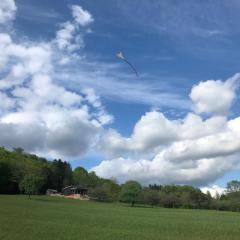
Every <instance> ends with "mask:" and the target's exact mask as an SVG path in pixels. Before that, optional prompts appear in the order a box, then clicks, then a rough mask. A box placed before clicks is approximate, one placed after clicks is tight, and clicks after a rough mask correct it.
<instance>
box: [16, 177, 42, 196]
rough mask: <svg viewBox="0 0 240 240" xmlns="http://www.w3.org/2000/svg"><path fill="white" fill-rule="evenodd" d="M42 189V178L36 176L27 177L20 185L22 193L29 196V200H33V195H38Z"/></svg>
mask: <svg viewBox="0 0 240 240" xmlns="http://www.w3.org/2000/svg"><path fill="white" fill-rule="evenodd" d="M41 187H42V178H40V177H38V176H36V175H34V174H30V175H27V176H25V177H24V178H23V180H22V181H21V182H20V184H19V188H20V191H21V192H22V193H24V194H27V195H28V197H29V199H30V198H31V195H33V194H38V193H39V189H40V188H41Z"/></svg>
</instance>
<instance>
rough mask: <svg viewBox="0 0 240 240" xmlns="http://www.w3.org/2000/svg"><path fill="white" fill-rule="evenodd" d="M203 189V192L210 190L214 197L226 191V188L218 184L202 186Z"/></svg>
mask: <svg viewBox="0 0 240 240" xmlns="http://www.w3.org/2000/svg"><path fill="white" fill-rule="evenodd" d="M201 191H202V192H203V193H207V192H210V194H211V196H212V197H217V196H218V195H222V194H224V193H225V192H226V188H223V187H220V186H218V185H213V186H211V187H202V188H201Z"/></svg>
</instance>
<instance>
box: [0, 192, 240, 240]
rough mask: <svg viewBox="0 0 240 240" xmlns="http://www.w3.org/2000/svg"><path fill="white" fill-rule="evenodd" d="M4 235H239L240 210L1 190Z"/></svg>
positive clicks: (0, 233) (0, 234)
mask: <svg viewBox="0 0 240 240" xmlns="http://www.w3.org/2000/svg"><path fill="white" fill-rule="evenodd" d="M0 239H1V240H25V239H27V240H30V239H31V240H38V239H41V240H45V239H46V240H48V239H49V240H54V239H56V240H57V239H59V240H62V239H66V240H72V239H81V240H85V239H86V240H92V239H101V240H108V239H111V240H118V239H121V240H123V239H125V240H128V239H129V240H130V239H133V240H137V239H143V240H149V239H151V240H152V239H163V240H164V239H168V240H173V239H174V240H188V239H189V240H194V239H203V240H208V239H209V240H210V239H211V240H213V239H216V240H221V239H222V240H231V239H232V240H233V239H235V240H239V239H240V214H239V213H231V212H218V211H206V210H182V209H163V208H143V207H134V208H131V207H129V206H127V205H121V204H110V203H95V202H85V201H79V200H70V199H62V198H54V197H45V196H42V197H39V196H34V197H33V199H32V200H28V199H27V197H26V196H5V195H0Z"/></svg>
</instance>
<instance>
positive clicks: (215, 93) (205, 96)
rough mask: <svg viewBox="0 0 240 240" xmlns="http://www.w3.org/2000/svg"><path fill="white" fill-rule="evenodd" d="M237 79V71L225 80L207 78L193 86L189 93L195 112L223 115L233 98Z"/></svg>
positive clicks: (239, 77) (239, 75) (238, 78)
mask: <svg viewBox="0 0 240 240" xmlns="http://www.w3.org/2000/svg"><path fill="white" fill-rule="evenodd" d="M239 80H240V74H239V73H238V74H236V75H235V76H233V77H232V78H230V79H228V80H227V81H221V80H217V81H214V80H208V81H205V82H200V83H199V84H198V85H196V86H194V87H193V88H192V91H191V93H190V98H191V99H192V101H193V104H194V110H195V111H196V112H197V113H210V114H219V115H225V114H226V113H227V112H228V111H229V109H230V107H231V105H232V103H233V100H234V99H235V89H236V87H237V85H238V83H239Z"/></svg>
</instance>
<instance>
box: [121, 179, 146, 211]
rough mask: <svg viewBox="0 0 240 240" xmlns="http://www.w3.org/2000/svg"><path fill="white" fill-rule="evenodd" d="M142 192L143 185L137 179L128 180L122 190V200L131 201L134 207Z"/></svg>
mask: <svg viewBox="0 0 240 240" xmlns="http://www.w3.org/2000/svg"><path fill="white" fill-rule="evenodd" d="M140 192H141V185H140V184H139V183H138V182H136V181H127V182H126V183H125V184H123V186H122V189H121V192H120V201H122V202H128V203H131V206H132V207H133V206H134V204H135V202H136V201H137V200H138V197H139V195H140Z"/></svg>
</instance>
